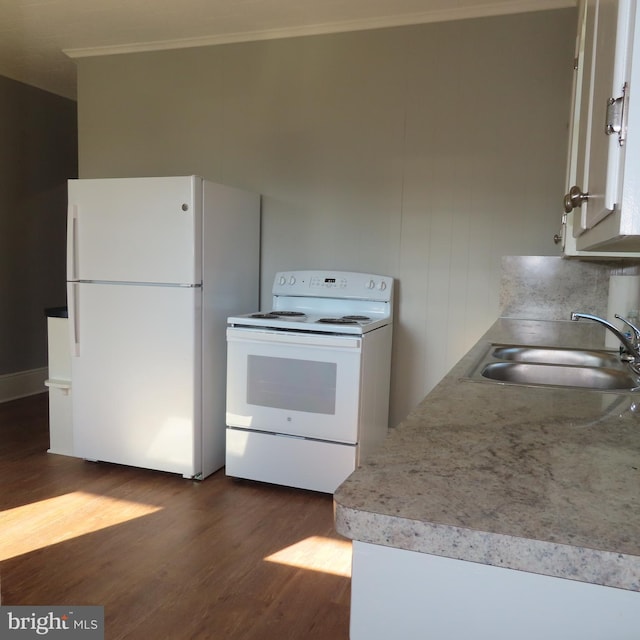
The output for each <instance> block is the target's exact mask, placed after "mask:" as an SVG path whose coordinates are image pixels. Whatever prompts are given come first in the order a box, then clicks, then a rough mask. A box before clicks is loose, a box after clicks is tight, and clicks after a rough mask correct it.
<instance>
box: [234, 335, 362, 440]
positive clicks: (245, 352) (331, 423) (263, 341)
mask: <svg viewBox="0 0 640 640" xmlns="http://www.w3.org/2000/svg"><path fill="white" fill-rule="evenodd" d="M227 347H228V348H227V425H228V426H231V427H240V428H245V429H252V430H256V431H267V432H271V433H282V434H286V435H293V436H301V437H307V438H318V439H321V440H331V441H336V442H348V443H355V442H357V439H358V417H359V409H360V377H361V356H362V338H360V337H354V336H331V335H327V336H321V335H318V336H317V335H315V334H314V335H304V336H300V335H299V334H290V333H285V332H274V333H273V334H270V333H266V332H259V331H258V332H253V331H252V330H251V329H237V328H230V329H228V330H227Z"/></svg>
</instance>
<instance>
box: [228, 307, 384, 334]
mask: <svg viewBox="0 0 640 640" xmlns="http://www.w3.org/2000/svg"><path fill="white" fill-rule="evenodd" d="M389 321H390V319H389V318H388V317H380V316H379V317H377V318H376V317H371V316H365V315H362V314H352V315H338V314H335V315H332V314H329V313H326V311H323V312H322V313H320V314H318V313H303V312H299V311H265V312H258V313H247V314H245V315H242V316H237V317H233V318H229V319H228V321H227V322H228V324H229V325H230V326H241V327H261V328H265V329H273V330H293V331H295V330H298V331H314V332H318V333H350V334H362V333H366V332H368V331H372V330H373V329H377V328H378V327H381V326H383V325H385V324H388V323H389Z"/></svg>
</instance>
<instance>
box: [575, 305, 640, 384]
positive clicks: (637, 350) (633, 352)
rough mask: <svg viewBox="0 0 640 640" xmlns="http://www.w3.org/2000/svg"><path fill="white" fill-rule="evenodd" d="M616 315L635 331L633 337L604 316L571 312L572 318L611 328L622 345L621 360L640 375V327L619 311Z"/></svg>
mask: <svg viewBox="0 0 640 640" xmlns="http://www.w3.org/2000/svg"><path fill="white" fill-rule="evenodd" d="M615 317H616V318H617V319H618V320H621V321H622V322H624V323H625V324H626V325H627V326H628V327H630V328H631V330H632V331H633V333H632V337H631V338H628V337H627V336H626V335H625V334H624V333H622V331H620V329H618V327H616V326H615V325H614V324H611V323H610V322H608V321H607V320H604V319H603V318H599V317H598V316H594V315H591V314H590V313H577V312H575V311H574V312H573V313H572V314H571V319H572V320H580V319H584V320H593V321H594V322H598V323H599V324H601V325H602V326H603V327H605V328H606V329H609V331H611V333H613V335H614V336H615V337H616V338H618V340H619V341H620V344H621V345H622V346H621V347H620V360H622V362H626V363H627V364H628V365H629V367H630V368H631V370H632V371H633V372H634V373H637V374H639V375H640V329H638V327H636V326H635V325H634V324H632V323H631V322H629V321H628V320H626V319H625V318H623V317H622V316H619V315H618V314H617V313H616V316H615Z"/></svg>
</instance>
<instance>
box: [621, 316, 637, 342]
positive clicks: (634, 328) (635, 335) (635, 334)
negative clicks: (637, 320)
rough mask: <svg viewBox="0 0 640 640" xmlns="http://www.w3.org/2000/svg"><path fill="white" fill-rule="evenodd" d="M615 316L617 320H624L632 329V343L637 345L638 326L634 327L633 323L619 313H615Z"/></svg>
mask: <svg viewBox="0 0 640 640" xmlns="http://www.w3.org/2000/svg"><path fill="white" fill-rule="evenodd" d="M615 317H616V318H617V319H618V320H621V321H622V322H624V323H625V324H626V325H627V326H628V327H630V328H631V329H632V330H633V340H634V343H635V344H636V345H637V344H638V343H639V342H640V329H638V327H636V325H635V324H633V323H632V322H629V320H627V319H626V318H623V317H622V316H621V315H619V314H617V313H616V314H615Z"/></svg>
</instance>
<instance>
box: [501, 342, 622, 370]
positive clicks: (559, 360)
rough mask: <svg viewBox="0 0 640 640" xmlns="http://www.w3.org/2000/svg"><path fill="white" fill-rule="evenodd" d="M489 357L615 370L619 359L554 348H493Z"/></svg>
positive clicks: (613, 354)
mask: <svg viewBox="0 0 640 640" xmlns="http://www.w3.org/2000/svg"><path fill="white" fill-rule="evenodd" d="M492 346H493V345H492ZM491 355H492V356H493V357H494V358H497V359H499V360H513V361H515V362H539V363H542V364H563V365H572V366H580V367H614V368H615V367H618V366H619V363H620V358H619V357H618V355H617V354H616V353H613V352H609V351H595V350H588V349H560V348H556V347H517V346H495V348H494V349H493V352H492V354H491Z"/></svg>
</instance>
